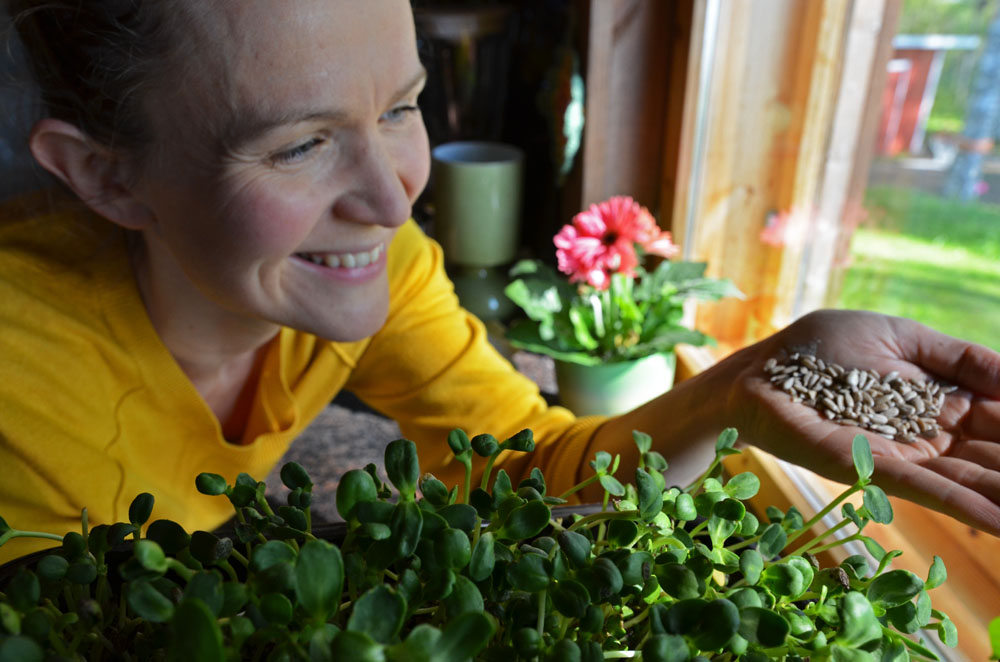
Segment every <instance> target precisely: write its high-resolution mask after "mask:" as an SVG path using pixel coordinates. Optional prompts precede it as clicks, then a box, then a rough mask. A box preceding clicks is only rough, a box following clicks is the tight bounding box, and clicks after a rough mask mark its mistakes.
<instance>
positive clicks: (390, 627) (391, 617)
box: [347, 584, 406, 644]
mask: <svg viewBox="0 0 1000 662" xmlns="http://www.w3.org/2000/svg"><path fill="white" fill-rule="evenodd" d="M405 616H406V600H404V599H403V598H402V596H400V595H399V594H398V593H397V592H396V591H393V590H392V589H391V588H389V587H388V586H385V585H381V584H380V585H378V586H375V587H374V588H371V589H369V590H368V591H366V592H365V593H364V595H362V596H361V597H360V598H358V600H357V602H356V603H355V604H354V609H353V610H352V611H351V617H350V619H349V620H348V621H347V629H348V630H352V631H355V632H364V633H365V634H367V635H368V636H370V637H371V638H372V639H373V640H375V641H376V642H378V643H380V644H387V643H389V642H390V641H392V639H393V638H395V636H396V635H397V634H399V630H400V629H401V628H402V627H403V618H404V617H405Z"/></svg>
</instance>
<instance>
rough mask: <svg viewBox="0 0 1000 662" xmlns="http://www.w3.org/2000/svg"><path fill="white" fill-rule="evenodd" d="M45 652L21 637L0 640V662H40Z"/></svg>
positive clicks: (34, 643)
mask: <svg viewBox="0 0 1000 662" xmlns="http://www.w3.org/2000/svg"><path fill="white" fill-rule="evenodd" d="M44 659H45V651H44V650H43V649H42V647H41V646H39V645H38V644H37V643H36V642H35V641H34V640H33V639H30V638H29V637H25V636H22V635H14V636H11V637H3V638H0V662H42V660H44Z"/></svg>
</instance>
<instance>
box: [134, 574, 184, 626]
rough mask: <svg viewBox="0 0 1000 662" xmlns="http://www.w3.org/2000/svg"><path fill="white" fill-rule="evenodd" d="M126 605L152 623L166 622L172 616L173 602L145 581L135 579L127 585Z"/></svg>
mask: <svg viewBox="0 0 1000 662" xmlns="http://www.w3.org/2000/svg"><path fill="white" fill-rule="evenodd" d="M127 601H128V606H129V607H131V608H132V610H133V611H134V612H135V613H136V614H138V615H139V617H140V618H143V619H145V620H147V621H150V622H152V623H166V622H167V621H169V620H170V619H171V618H173V616H174V603H173V602H171V601H170V600H169V599H168V598H167V597H166V596H164V595H163V594H162V593H160V592H159V591H157V590H156V589H155V588H153V585H152V584H150V583H149V582H147V581H135V582H132V583H131V584H129V587H128V598H127Z"/></svg>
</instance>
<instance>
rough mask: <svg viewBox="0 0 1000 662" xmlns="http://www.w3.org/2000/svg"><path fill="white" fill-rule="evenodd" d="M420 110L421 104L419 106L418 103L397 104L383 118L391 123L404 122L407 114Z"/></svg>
mask: <svg viewBox="0 0 1000 662" xmlns="http://www.w3.org/2000/svg"><path fill="white" fill-rule="evenodd" d="M419 112H420V106H417V105H416V104H412V105H405V106H396V107H395V108H393V109H392V110H390V111H389V112H387V113H385V114H384V115H382V119H384V120H386V121H388V122H391V123H395V122H402V121H403V120H404V119H406V118H407V116H409V115H412V114H416V113H419Z"/></svg>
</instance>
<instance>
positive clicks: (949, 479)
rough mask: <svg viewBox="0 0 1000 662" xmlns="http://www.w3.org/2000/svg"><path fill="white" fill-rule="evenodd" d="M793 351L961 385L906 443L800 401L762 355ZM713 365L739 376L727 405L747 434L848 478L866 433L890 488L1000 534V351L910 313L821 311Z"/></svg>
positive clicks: (880, 476) (878, 472)
mask: <svg viewBox="0 0 1000 662" xmlns="http://www.w3.org/2000/svg"><path fill="white" fill-rule="evenodd" d="M796 351H798V352H805V353H812V354H815V355H816V356H818V357H819V358H821V359H823V360H824V361H830V362H834V363H838V364H840V365H841V366H844V367H845V368H860V369H865V370H866V369H869V368H870V369H874V370H876V371H877V372H879V373H880V374H882V375H885V374H887V373H889V372H892V371H897V372H898V373H899V375H900V377H902V378H905V379H911V380H920V379H928V378H929V379H935V380H938V381H941V382H945V383H948V384H952V385H955V386H957V387H958V389H957V390H955V391H953V392H952V393H950V394H948V395H947V396H946V398H945V402H944V405H943V407H942V409H941V414H940V416H939V417H938V422H939V423H940V425H941V428H942V431H941V433H940V434H938V435H937V437H935V438H933V439H930V440H927V439H923V438H918V439H917V440H916V441H915V442H913V443H902V442H899V441H893V440H890V439H887V438H885V437H883V436H880V435H879V434H877V433H874V432H871V431H870V430H865V429H862V428H859V427H853V426H846V425H840V424H837V423H834V422H832V421H830V420H828V419H827V418H826V417H825V416H823V415H821V414H820V412H819V411H817V410H816V409H813V408H811V407H808V406H806V405H804V404H801V403H794V402H793V401H792V400H791V398H790V397H789V395H788V394H787V393H785V392H783V391H781V390H779V389H778V388H775V387H774V386H773V385H772V384H771V382H770V381H769V375H768V374H767V373H766V372H765V370H764V364H765V363H766V361H767V360H768V359H769V358H776V359H778V361H779V362H781V361H783V360H785V359H787V358H788V356H789V355H790V354H791V353H793V352H796ZM717 368H719V369H720V370H721V371H722V372H723V373H725V374H728V375H729V376H731V377H732V378H733V381H732V382H731V383H732V384H734V388H733V390H732V397H731V400H730V404H729V408H730V410H731V411H732V412H733V415H734V417H735V418H734V420H737V421H739V423H738V426H737V427H738V428H739V429H740V431H741V433H742V435H741V436H742V437H743V439H745V440H747V441H749V442H750V443H752V444H754V445H756V446H759V447H760V448H763V449H764V450H766V451H768V452H771V453H773V454H775V455H777V456H778V457H781V458H782V459H785V460H788V461H790V462H794V463H795V464H799V465H801V466H804V467H806V468H808V469H811V470H813V471H815V472H816V473H818V474H821V475H825V476H828V477H829V478H832V479H834V480H840V481H842V482H848V483H849V482H853V480H854V477H855V476H854V469H853V464H852V459H851V442H852V440H853V438H854V436H855V435H857V434H859V433H861V434H864V435H865V436H866V437H867V438H868V440H869V442H870V443H871V447H872V452H873V454H874V455H875V474H874V476H873V481H874V482H875V483H876V484H877V485H879V486H880V487H882V488H883V489H884V490H885V491H887V492H889V493H891V494H895V495H897V496H900V497H903V498H905V499H909V500H911V501H915V502H917V503H920V504H923V505H925V506H927V507H929V508H933V509H934V510H938V511H941V512H943V513H946V514H948V515H951V516H953V517H955V518H957V519H959V520H961V521H963V522H966V523H967V524H970V525H972V526H974V527H977V528H979V529H982V530H984V531H988V532H990V533H992V534H993V535H1000V354H997V353H996V352H993V351H991V350H988V349H986V348H984V347H982V346H979V345H975V344H972V343H968V342H964V341H961V340H958V339H956V338H952V337H950V336H947V335H944V334H942V333H939V332H937V331H934V330H933V329H930V328H928V327H926V326H923V325H921V324H918V323H916V322H913V321H911V320H907V319H902V318H896V317H887V316H884V315H879V314H876V313H868V312H857V311H820V312H816V313H811V314H809V315H807V316H805V317H803V318H802V319H800V320H798V321H797V322H795V323H794V324H792V325H790V326H789V327H788V328H786V329H784V330H783V331H781V332H779V333H777V334H775V335H774V336H771V337H770V338H767V339H766V340H763V341H761V342H759V343H757V344H755V345H752V346H751V347H748V348H746V349H744V350H741V351H740V352H737V353H736V354H734V355H733V356H731V357H729V358H728V359H726V360H725V361H723V362H722V363H720V364H719V365H718V366H717ZM748 405H749V406H748Z"/></svg>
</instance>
